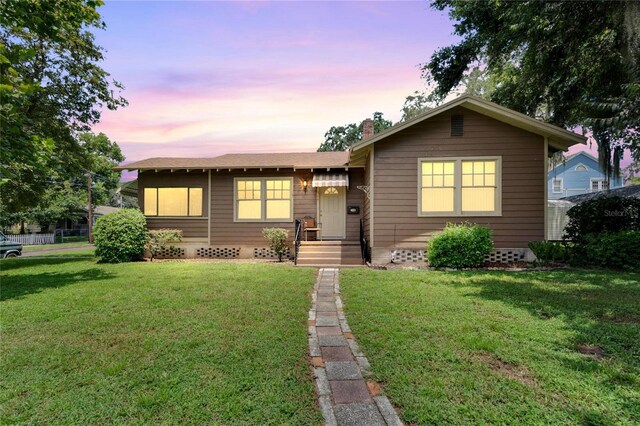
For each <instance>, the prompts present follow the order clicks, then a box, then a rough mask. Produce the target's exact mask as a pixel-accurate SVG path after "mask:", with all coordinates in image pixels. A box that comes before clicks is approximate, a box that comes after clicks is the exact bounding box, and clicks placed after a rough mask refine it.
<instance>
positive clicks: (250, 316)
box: [0, 253, 321, 425]
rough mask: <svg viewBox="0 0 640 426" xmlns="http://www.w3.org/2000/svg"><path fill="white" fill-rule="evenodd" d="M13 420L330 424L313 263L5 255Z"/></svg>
mask: <svg viewBox="0 0 640 426" xmlns="http://www.w3.org/2000/svg"><path fill="white" fill-rule="evenodd" d="M0 272H1V274H2V275H1V283H2V289H1V293H0V296H1V297H0V312H1V313H2V345H1V347H0V355H1V357H2V363H1V365H0V377H2V380H1V381H0V404H1V405H2V407H1V409H0V416H1V417H0V423H28V424H70V423H73V424H95V423H101V424H109V423H134V424H142V423H158V424H166V423H181V424H182V423H184V424H193V423H197V424H231V423H233V424H305V425H306V424H318V423H319V422H320V421H321V416H320V414H319V412H318V410H317V407H316V403H315V394H314V387H313V381H312V377H311V376H310V373H309V368H308V364H307V359H306V353H307V336H306V330H307V327H306V320H307V311H308V309H309V306H310V300H309V297H308V294H309V292H310V290H311V286H312V283H313V281H314V278H315V271H314V270H312V269H303V268H290V267H284V266H280V265H268V264H266V265H265V264H232V263H226V264H225V263H181V262H157V263H142V262H140V263H129V264H120V265H106V264H98V263H96V261H95V259H92V258H90V259H86V258H78V257H74V255H73V254H72V255H69V254H68V253H66V255H57V256H54V255H51V256H48V257H46V258H38V259H29V258H24V259H15V260H14V259H11V260H3V261H0Z"/></svg>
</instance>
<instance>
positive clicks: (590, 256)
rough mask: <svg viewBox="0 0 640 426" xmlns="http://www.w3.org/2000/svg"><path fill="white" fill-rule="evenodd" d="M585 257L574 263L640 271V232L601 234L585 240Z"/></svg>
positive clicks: (591, 235) (577, 258) (574, 260)
mask: <svg viewBox="0 0 640 426" xmlns="http://www.w3.org/2000/svg"><path fill="white" fill-rule="evenodd" d="M583 246H584V253H585V254H584V255H583V256H582V257H577V256H575V257H574V259H573V262H574V263H577V264H587V265H595V266H602V267H607V268H615V269H628V270H636V271H638V270H640V231H620V232H601V233H599V234H589V235H587V236H586V238H585V242H584V244H583Z"/></svg>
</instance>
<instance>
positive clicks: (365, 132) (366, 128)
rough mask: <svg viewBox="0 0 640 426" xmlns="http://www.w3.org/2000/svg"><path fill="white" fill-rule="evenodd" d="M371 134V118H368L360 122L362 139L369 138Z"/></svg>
mask: <svg viewBox="0 0 640 426" xmlns="http://www.w3.org/2000/svg"><path fill="white" fill-rule="evenodd" d="M372 136H373V120H372V119H370V118H367V119H365V120H364V121H363V122H362V140H365V139H369V138H370V137H372Z"/></svg>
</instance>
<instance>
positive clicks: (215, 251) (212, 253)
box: [196, 247, 240, 259]
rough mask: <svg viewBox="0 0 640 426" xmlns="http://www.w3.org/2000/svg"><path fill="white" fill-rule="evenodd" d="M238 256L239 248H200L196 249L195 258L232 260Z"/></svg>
mask: <svg viewBox="0 0 640 426" xmlns="http://www.w3.org/2000/svg"><path fill="white" fill-rule="evenodd" d="M239 255H240V247H200V248H197V249H196V257H208V258H217V259H234V258H236V257H238V256H239Z"/></svg>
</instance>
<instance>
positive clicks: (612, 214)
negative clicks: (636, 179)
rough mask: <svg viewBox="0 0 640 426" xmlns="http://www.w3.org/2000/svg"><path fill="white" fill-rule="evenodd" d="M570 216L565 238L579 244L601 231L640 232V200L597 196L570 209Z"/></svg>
mask: <svg viewBox="0 0 640 426" xmlns="http://www.w3.org/2000/svg"><path fill="white" fill-rule="evenodd" d="M567 216H569V223H568V224H567V226H566V227H565V229H564V232H565V235H564V238H565V239H569V240H571V241H573V242H575V243H580V242H582V241H583V240H584V239H585V238H586V236H587V235H591V234H599V233H601V232H618V231H640V199H637V198H622V197H616V196H614V197H598V198H593V199H591V200H588V201H585V202H583V203H580V204H578V205H576V206H573V207H572V208H570V209H569V211H567Z"/></svg>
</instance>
